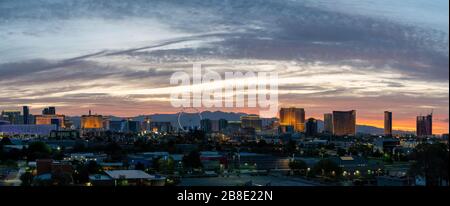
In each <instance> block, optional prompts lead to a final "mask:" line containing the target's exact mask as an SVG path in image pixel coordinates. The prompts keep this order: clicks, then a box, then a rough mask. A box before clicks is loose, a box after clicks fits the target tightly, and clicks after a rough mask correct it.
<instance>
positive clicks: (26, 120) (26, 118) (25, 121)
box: [22, 106, 30, 124]
mask: <svg viewBox="0 0 450 206" xmlns="http://www.w3.org/2000/svg"><path fill="white" fill-rule="evenodd" d="M22 113H23V124H30V109H29V108H28V106H23V111H22Z"/></svg>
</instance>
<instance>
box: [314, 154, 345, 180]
mask: <svg viewBox="0 0 450 206" xmlns="http://www.w3.org/2000/svg"><path fill="white" fill-rule="evenodd" d="M312 171H313V173H314V174H316V175H319V176H323V177H329V178H333V179H336V178H339V177H340V176H341V174H342V169H341V168H340V167H339V166H338V165H337V164H336V163H334V162H333V161H331V160H330V159H323V160H320V161H319V162H318V163H317V164H316V165H314V168H313V170H312Z"/></svg>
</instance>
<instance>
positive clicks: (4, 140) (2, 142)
mask: <svg viewBox="0 0 450 206" xmlns="http://www.w3.org/2000/svg"><path fill="white" fill-rule="evenodd" d="M3 145H12V142H11V139H9V138H8V137H3V138H2V139H1V140H0V146H3Z"/></svg>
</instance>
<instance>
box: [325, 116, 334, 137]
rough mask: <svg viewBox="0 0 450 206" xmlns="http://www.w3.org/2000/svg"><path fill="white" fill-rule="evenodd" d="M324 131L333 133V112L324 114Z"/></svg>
mask: <svg viewBox="0 0 450 206" xmlns="http://www.w3.org/2000/svg"><path fill="white" fill-rule="evenodd" d="M323 132H324V133H327V134H333V114H331V113H326V114H324V115H323Z"/></svg>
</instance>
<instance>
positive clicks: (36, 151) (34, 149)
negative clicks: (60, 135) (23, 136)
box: [26, 142, 52, 160]
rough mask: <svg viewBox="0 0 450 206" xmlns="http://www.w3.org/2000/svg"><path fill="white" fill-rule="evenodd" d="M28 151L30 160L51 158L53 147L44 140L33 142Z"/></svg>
mask: <svg viewBox="0 0 450 206" xmlns="http://www.w3.org/2000/svg"><path fill="white" fill-rule="evenodd" d="M26 151H27V152H26V154H27V157H28V160H35V159H40V158H49V157H50V155H51V154H52V149H51V148H50V147H49V146H48V145H47V144H45V143H44V142H32V143H30V144H29V145H28V148H27V150H26Z"/></svg>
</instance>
